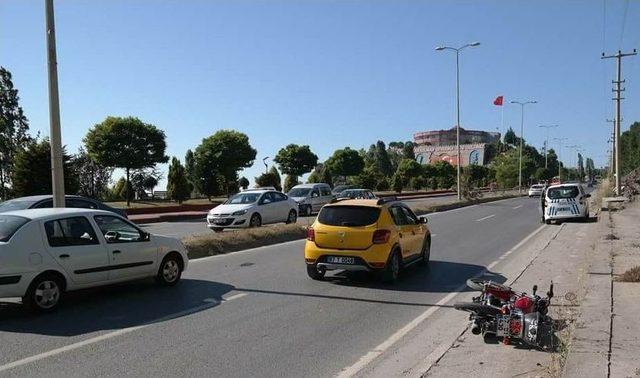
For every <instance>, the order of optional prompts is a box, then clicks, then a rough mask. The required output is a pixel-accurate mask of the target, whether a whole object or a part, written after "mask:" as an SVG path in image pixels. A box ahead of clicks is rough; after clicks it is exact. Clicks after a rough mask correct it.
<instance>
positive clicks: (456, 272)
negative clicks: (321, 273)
mask: <svg viewBox="0 0 640 378" xmlns="http://www.w3.org/2000/svg"><path fill="white" fill-rule="evenodd" d="M478 275H480V277H483V278H485V279H488V280H492V281H494V282H498V283H503V282H505V281H506V278H505V277H504V276H502V275H500V274H498V273H494V272H490V271H487V270H486V268H485V267H484V266H482V265H475V264H465V263H458V262H450V261H438V260H435V261H434V260H432V261H430V262H429V266H428V267H424V266H419V265H415V266H411V267H409V268H407V269H406V270H404V271H403V272H402V275H401V276H400V279H399V280H398V282H396V283H395V284H388V283H384V282H381V281H380V279H379V277H377V276H376V275H374V274H366V273H362V274H353V273H350V274H349V273H346V272H339V273H338V274H336V275H333V276H327V277H326V278H325V279H326V280H327V281H331V282H332V283H334V284H336V285H346V286H357V287H370V288H375V289H382V290H391V291H417V292H426V293H450V292H452V291H456V290H458V289H460V286H461V285H464V284H465V282H466V281H467V279H468V278H471V277H474V276H478ZM465 291H471V289H469V288H466V289H465Z"/></svg>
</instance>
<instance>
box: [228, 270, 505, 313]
mask: <svg viewBox="0 0 640 378" xmlns="http://www.w3.org/2000/svg"><path fill="white" fill-rule="evenodd" d="M474 276H479V277H483V278H485V279H490V280H493V281H495V282H499V283H503V282H505V281H506V278H505V277H504V276H502V275H500V274H497V273H494V272H489V271H487V270H486V268H485V267H484V266H481V265H473V264H464V263H455V262H448V261H431V262H430V264H429V267H418V266H416V267H410V268H408V269H407V270H406V271H404V274H403V275H402V277H401V278H400V280H399V281H398V282H396V283H395V284H386V283H382V282H381V281H380V279H379V278H378V277H377V276H376V275H375V274H368V273H355V272H353V273H347V272H344V271H338V272H337V274H334V275H330V276H326V277H325V282H322V283H319V284H322V285H326V284H334V285H341V286H350V287H356V288H357V287H362V288H369V289H377V290H390V291H404V292H425V293H447V292H454V291H457V290H459V289H461V286H462V285H464V284H465V282H466V280H467V278H470V277H474ZM234 290H235V291H239V292H248V293H258V294H267V295H282V296H295V297H302V298H319V299H335V300H344V301H350V302H364V303H377V304H391V305H401V306H417V307H433V306H437V307H449V308H452V307H453V306H452V305H436V304H432V303H424V302H409V301H400V300H388V299H375V298H363V297H355V296H348V295H331V294H321V293H303V292H294V291H281V290H266V289H259V288H242V287H236V288H235V289H234ZM462 290H463V291H470V290H471V289H469V288H467V287H466V286H465V287H464V288H463V289H462Z"/></svg>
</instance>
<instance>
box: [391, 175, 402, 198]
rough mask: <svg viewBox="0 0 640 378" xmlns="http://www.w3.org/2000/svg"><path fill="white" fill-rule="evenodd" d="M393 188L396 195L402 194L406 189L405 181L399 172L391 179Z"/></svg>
mask: <svg viewBox="0 0 640 378" xmlns="http://www.w3.org/2000/svg"><path fill="white" fill-rule="evenodd" d="M391 187H392V188H393V190H394V191H395V192H396V193H402V189H403V188H404V179H403V178H402V176H401V175H399V174H398V172H396V173H394V174H393V177H392V178H391Z"/></svg>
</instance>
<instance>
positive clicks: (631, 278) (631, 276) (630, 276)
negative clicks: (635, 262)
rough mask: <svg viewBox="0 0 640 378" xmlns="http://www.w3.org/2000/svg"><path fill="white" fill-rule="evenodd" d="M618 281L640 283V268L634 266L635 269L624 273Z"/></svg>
mask: <svg viewBox="0 0 640 378" xmlns="http://www.w3.org/2000/svg"><path fill="white" fill-rule="evenodd" d="M618 281H621V282H640V266H634V267H633V268H631V269H629V270H627V271H626V272H624V273H622V274H621V275H620V276H619V277H618Z"/></svg>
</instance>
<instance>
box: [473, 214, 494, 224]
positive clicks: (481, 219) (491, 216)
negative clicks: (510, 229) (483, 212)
mask: <svg viewBox="0 0 640 378" xmlns="http://www.w3.org/2000/svg"><path fill="white" fill-rule="evenodd" d="M495 216H496V215H495V214H491V215H487V216H486V217H483V218H480V219H476V222H482V221H483V220H486V219H489V218H493V217H495Z"/></svg>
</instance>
